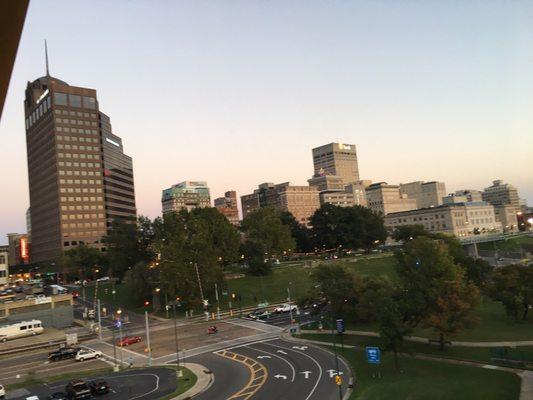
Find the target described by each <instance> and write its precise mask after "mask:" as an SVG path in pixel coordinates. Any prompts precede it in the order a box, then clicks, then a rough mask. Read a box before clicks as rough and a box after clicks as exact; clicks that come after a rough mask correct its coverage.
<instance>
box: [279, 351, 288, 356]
mask: <svg viewBox="0 0 533 400" xmlns="http://www.w3.org/2000/svg"><path fill="white" fill-rule="evenodd" d="M278 353H280V354H285V355H287V353H285V352H284V351H283V350H278Z"/></svg>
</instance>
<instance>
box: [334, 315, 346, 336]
mask: <svg viewBox="0 0 533 400" xmlns="http://www.w3.org/2000/svg"><path fill="white" fill-rule="evenodd" d="M336 324H337V333H344V331H345V330H346V327H345V326H344V320H343V319H342V318H339V319H338V320H337V321H336Z"/></svg>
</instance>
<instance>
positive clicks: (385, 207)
mask: <svg viewBox="0 0 533 400" xmlns="http://www.w3.org/2000/svg"><path fill="white" fill-rule="evenodd" d="M366 201H367V206H368V207H369V208H371V209H372V210H374V211H376V212H380V213H382V214H383V215H387V214H390V213H395V212H402V211H408V210H414V209H416V208H417V202H416V199H410V198H409V197H408V196H407V195H405V194H401V193H400V187H399V186H398V185H389V184H388V183H387V182H379V183H373V184H371V185H369V186H368V187H367V188H366Z"/></svg>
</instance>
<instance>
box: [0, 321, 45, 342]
mask: <svg viewBox="0 0 533 400" xmlns="http://www.w3.org/2000/svg"><path fill="white" fill-rule="evenodd" d="M43 331H44V328H43V324H42V322H41V321H39V320H38V319H32V320H31V321H22V322H17V323H15V324H11V325H4V326H0V342H2V343H4V342H7V341H8V340H11V339H17V338H21V337H25V336H35V335H39V334H41V333H43Z"/></svg>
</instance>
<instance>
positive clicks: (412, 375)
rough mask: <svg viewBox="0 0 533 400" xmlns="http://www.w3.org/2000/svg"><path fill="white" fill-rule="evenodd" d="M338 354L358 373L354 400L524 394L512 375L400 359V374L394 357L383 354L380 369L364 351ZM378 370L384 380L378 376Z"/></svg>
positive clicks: (462, 399)
mask: <svg viewBox="0 0 533 400" xmlns="http://www.w3.org/2000/svg"><path fill="white" fill-rule="evenodd" d="M330 350H332V349H331V348H330ZM338 352H339V354H342V355H343V356H344V357H345V359H347V360H348V362H349V363H350V365H351V367H352V370H353V371H354V372H355V376H356V387H355V391H354V393H353V394H352V396H351V397H350V399H358V400H367V399H368V400H404V399H405V400H407V399H408V400H427V399H431V400H449V399H454V400H477V399H479V400H516V399H518V398H519V395H520V383H521V380H520V378H519V377H518V376H517V375H515V374H513V373H509V372H502V371H493V370H487V369H481V368H476V367H468V366H462V365H450V364H445V363H440V362H437V361H427V360H417V359H414V358H411V357H400V359H399V364H400V369H401V371H402V372H399V371H397V370H396V369H395V367H394V360H393V356H392V355H390V354H382V364H381V365H380V367H377V366H375V365H369V364H368V363H367V361H366V356H365V354H364V352H362V351H354V350H353V349H345V350H341V349H338ZM378 370H379V371H380V375H381V378H380V377H378V376H377V372H378Z"/></svg>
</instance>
